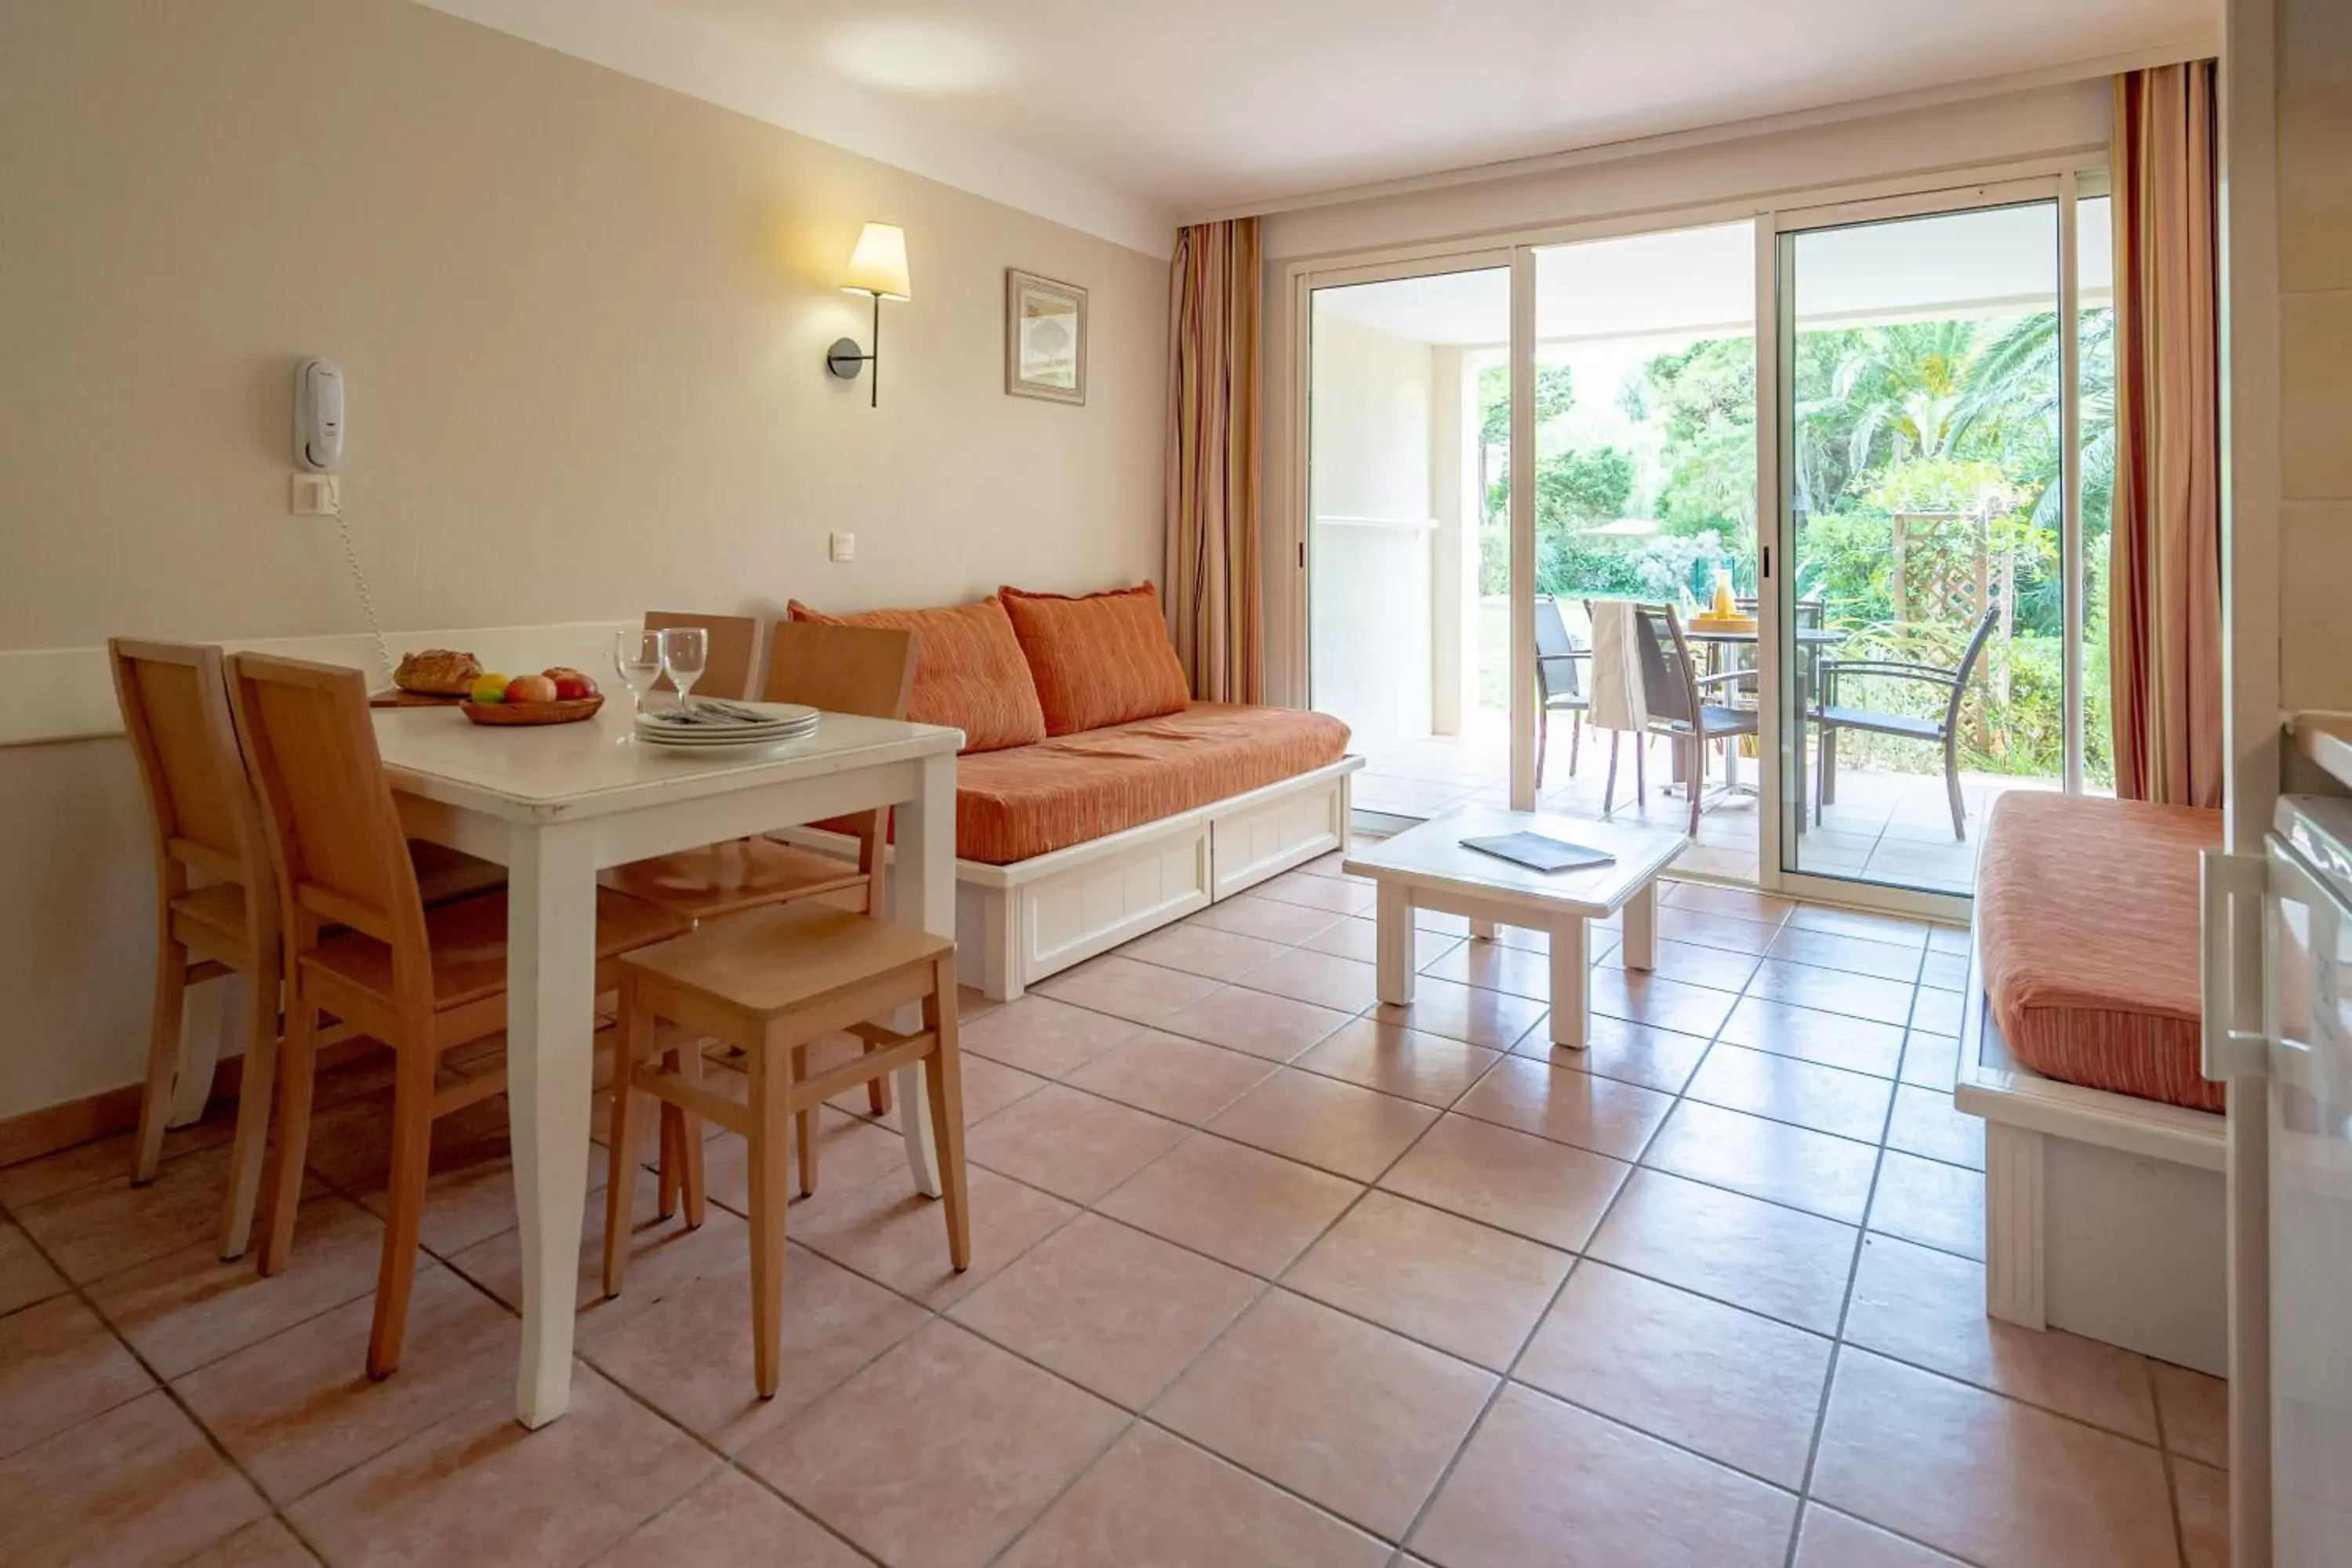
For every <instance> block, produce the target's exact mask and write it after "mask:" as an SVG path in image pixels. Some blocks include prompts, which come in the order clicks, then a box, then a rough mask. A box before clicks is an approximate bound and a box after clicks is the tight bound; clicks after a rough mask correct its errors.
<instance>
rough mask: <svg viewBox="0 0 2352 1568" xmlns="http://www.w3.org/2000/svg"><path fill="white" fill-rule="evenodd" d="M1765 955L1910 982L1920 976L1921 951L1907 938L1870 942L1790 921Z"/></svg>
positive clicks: (1850, 972) (1817, 966) (1907, 983)
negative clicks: (1905, 939) (1815, 929)
mask: <svg viewBox="0 0 2352 1568" xmlns="http://www.w3.org/2000/svg"><path fill="white" fill-rule="evenodd" d="M1767 956H1768V957H1771V958H1778V959H1782V960H1785V961H1787V962H1789V963H1810V964H1811V965H1813V966H1814V967H1815V968H1817V969H1837V970H1843V971H1844V972H1845V973H1849V974H1867V975H1871V976H1873V977H1874V978H1876V979H1879V980H1895V981H1900V982H1901V983H1902V984H1906V985H1909V984H1913V983H1914V982H1916V980H1917V979H1918V978H1919V963H1920V960H1921V958H1922V956H1923V954H1922V952H1921V950H1920V949H1919V948H1917V947H1916V946H1913V945H1911V944H1910V943H1908V942H1902V943H1896V942H1871V941H1868V940H1866V939H1864V938H1862V937H1853V936H1840V935H1838V934H1836V933H1835V932H1833V931H1811V930H1809V929H1807V928H1805V927H1803V926H1794V925H1791V926H1783V927H1782V928H1781V929H1780V934H1779V935H1778V936H1776V937H1774V938H1773V939H1772V948H1771V951H1770V952H1769V953H1768V954H1767Z"/></svg>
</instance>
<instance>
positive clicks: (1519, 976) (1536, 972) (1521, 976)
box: [1422, 942, 1551, 1003]
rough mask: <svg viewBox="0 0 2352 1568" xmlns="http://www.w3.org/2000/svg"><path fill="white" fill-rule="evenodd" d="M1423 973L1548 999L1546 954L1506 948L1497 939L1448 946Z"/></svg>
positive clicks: (1438, 977) (1467, 983)
mask: <svg viewBox="0 0 2352 1568" xmlns="http://www.w3.org/2000/svg"><path fill="white" fill-rule="evenodd" d="M1422 973H1423V974H1427V975H1431V976H1433V977H1434V978H1436V979H1439V980H1451V981H1453V982H1454V983H1455V984H1460V985H1475V986H1479V987H1482V988H1483V989H1485V990H1488V991H1507V992H1509V993H1510V994H1512V995H1514V996H1525V997H1528V999H1529V1000H1531V1001H1536V1002H1543V1003H1549V1002H1550V1001H1551V959H1550V957H1549V953H1548V952H1530V951H1528V949H1526V948H1521V947H1506V946H1504V945H1503V944H1502V943H1501V942H1464V943H1463V944H1462V945H1461V946H1459V947H1456V948H1452V949H1449V950H1448V951H1447V952H1446V953H1445V955H1444V957H1442V958H1440V959H1439V960H1438V961H1437V962H1436V963H1432V964H1428V965H1426V966H1424V967H1423V969H1422Z"/></svg>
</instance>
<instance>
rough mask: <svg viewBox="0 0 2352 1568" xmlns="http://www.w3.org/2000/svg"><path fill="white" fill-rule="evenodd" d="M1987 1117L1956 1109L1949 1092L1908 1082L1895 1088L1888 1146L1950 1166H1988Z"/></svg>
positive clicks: (1972, 1169)
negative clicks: (1985, 1162)
mask: <svg viewBox="0 0 2352 1568" xmlns="http://www.w3.org/2000/svg"><path fill="white" fill-rule="evenodd" d="M1984 1125H1985V1124H1984V1119H1983V1118H1982V1117H1979V1116H1970V1115H1969V1114H1968V1113H1967V1112H1966V1111H1962V1110H1955V1109H1954V1108H1953V1105H1952V1097H1951V1096H1950V1095H1949V1094H1948V1093H1943V1092H1939V1091H1937V1090H1936V1089H1918V1088H1915V1087H1913V1086H1911V1085H1908V1084H1906V1085H1904V1086H1902V1087H1901V1088H1898V1089H1896V1090H1895V1115H1894V1117H1893V1118H1892V1119H1891V1120H1890V1121H1888V1122H1887V1124H1886V1146H1887V1147H1888V1148H1890V1149H1899V1150H1902V1151H1903V1152H1905V1153H1908V1154H1917V1155H1919V1156H1921V1157H1922V1158H1925V1159H1929V1160H1941V1161H1943V1162H1944V1163H1946V1164H1948V1165H1965V1166H1967V1167H1968V1168H1969V1170H1971V1171H1981V1170H1983V1169H1984V1141H1985V1134H1984Z"/></svg>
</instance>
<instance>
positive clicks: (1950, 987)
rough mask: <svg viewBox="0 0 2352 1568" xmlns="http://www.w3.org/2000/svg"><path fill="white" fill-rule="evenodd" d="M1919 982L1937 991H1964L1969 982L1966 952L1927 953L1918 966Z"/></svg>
mask: <svg viewBox="0 0 2352 1568" xmlns="http://www.w3.org/2000/svg"><path fill="white" fill-rule="evenodd" d="M1919 984H1922V985H1927V986H1932V987H1933V988H1934V989H1936V990H1937V991H1965V990H1967V989H1968V984H1969V959H1968V955H1967V954H1966V953H1960V952H1932V951H1931V952H1929V953H1928V954H1927V962H1926V963H1922V964H1921V965H1920V966H1919Z"/></svg>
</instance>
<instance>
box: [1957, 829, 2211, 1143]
mask: <svg viewBox="0 0 2352 1568" xmlns="http://www.w3.org/2000/svg"><path fill="white" fill-rule="evenodd" d="M2220 844H2221V813H2220V812H2218V811H2206V810H2202V809H2200V808H2198V807H2195V806H2186V805H2148V804H2147V803H2146V802H2145V801H2135V800H2099V799H2094V798H2090V797H2087V796H2079V795H2041V794H2024V793H2019V792H2011V793H2010V794H2008V795H2002V796H2001V797H2000V800H1999V801H1998V802H1997V803H1996V804H1995V805H1994V806H1993V809H1992V816H1991V818H1990V821H1988V822H1987V823H1986V825H1985V843H1984V854H1983V857H1982V858H1981V860H1980V862H1979V866H1978V868H1977V946H1978V953H1979V959H1980V960H1981V962H1982V963H1983V967H1984V984H1985V994H1986V996H1987V998H1988V999H1989V1000H1990V1004H1991V1005H1992V1010H1993V1016H1994V1018H1995V1019H1996V1020H1997V1021H1998V1022H1999V1023H2000V1032H2001V1037H2002V1039H2003V1040H2004V1041H2006V1042H2007V1044H2008V1046H2009V1052H2010V1055H2011V1056H2012V1057H2015V1058H2017V1059H2018V1060H2019V1061H2021V1062H2023V1063H2024V1064H2025V1065H2026V1066H2027V1067H2030V1068H2032V1069H2033V1070H2034V1071H2036V1072H2038V1073H2041V1074H2042V1075H2043V1076H2044V1077H2046V1078H2054V1079H2061V1080H2062V1081H2063V1082H2066V1083H2078V1084H2081V1085H2083V1086H2084V1087H2085V1088H2088V1089H2109V1090H2112V1091H2114V1092H2115V1093H2117V1094H2129V1095H2136V1096H2137V1097H2138V1098H2140V1099H2142V1100H2162V1101H2164V1102H2165V1103H2167V1104H2169V1105H2185V1106H2188V1107H2189V1109H2191V1110H2221V1109H2222V1106H2223V1104H2224V1103H2225V1102H2224V1100H2223V1097H2222V1087H2221V1085H2220V1084H2217V1083H2208V1082H2206V1081H2205V1079H2203V1078H2201V1077H2200V1076H2199V1074H2198V1071H2197V1058H2198V1046H2199V1043H2200V1040H2201V1039H2202V1038H2203V1032H2204V1031H2203V1024H2202V1020H2201V1014H2200V1006H2199V994H2200V991H2199V987H2200V975H2199V961H2198V934H2197V927H2198V913H2199V910H2198V894H2197V877H2198V865H2197V855H2198V851H2199V850H2200V849H2208V848H2212V847H2218V846H2219V845H2220Z"/></svg>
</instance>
